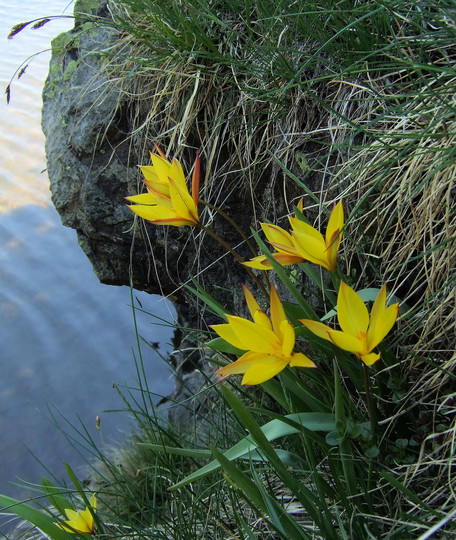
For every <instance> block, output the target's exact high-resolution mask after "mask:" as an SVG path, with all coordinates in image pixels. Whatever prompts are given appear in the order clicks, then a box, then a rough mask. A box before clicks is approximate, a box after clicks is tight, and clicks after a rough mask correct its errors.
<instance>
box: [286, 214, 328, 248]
mask: <svg viewBox="0 0 456 540" xmlns="http://www.w3.org/2000/svg"><path fill="white" fill-rule="evenodd" d="M290 225H291V228H292V229H293V232H294V233H298V234H299V235H301V236H309V237H310V238H313V239H314V240H317V241H318V242H319V243H320V244H321V245H325V240H324V238H323V235H322V234H321V233H320V232H319V231H317V229H315V228H314V227H312V225H309V224H308V223H306V222H305V221H301V220H300V219H298V218H297V217H290ZM292 236H293V233H292ZM293 245H294V242H293Z"/></svg>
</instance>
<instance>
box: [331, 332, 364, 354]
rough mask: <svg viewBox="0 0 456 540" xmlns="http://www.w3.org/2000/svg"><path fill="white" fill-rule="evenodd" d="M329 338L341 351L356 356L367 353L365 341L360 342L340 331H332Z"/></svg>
mask: <svg viewBox="0 0 456 540" xmlns="http://www.w3.org/2000/svg"><path fill="white" fill-rule="evenodd" d="M329 337H330V339H331V341H332V342H333V343H334V345H337V347H339V349H342V350H344V351H349V352H352V353H354V354H363V353H366V343H365V341H363V340H360V339H358V338H356V337H355V336H352V335H351V334H346V333H345V332H340V331H339V330H331V332H329Z"/></svg>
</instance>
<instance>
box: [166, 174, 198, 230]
mask: <svg viewBox="0 0 456 540" xmlns="http://www.w3.org/2000/svg"><path fill="white" fill-rule="evenodd" d="M169 193H170V195H171V202H172V205H173V208H174V210H175V211H176V214H177V215H178V216H180V217H182V218H183V219H185V220H187V221H188V222H193V223H194V224H195V225H196V224H198V223H199V218H198V209H197V208H196V206H195V203H194V201H193V199H192V198H191V196H190V193H189V192H188V191H187V186H185V185H184V186H181V185H180V184H179V183H178V182H176V181H175V180H174V179H173V178H170V179H169Z"/></svg>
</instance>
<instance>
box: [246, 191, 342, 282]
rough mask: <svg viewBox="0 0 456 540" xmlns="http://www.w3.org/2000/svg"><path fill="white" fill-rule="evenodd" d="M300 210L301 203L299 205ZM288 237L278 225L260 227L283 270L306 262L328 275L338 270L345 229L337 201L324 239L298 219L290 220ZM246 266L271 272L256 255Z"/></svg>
mask: <svg viewBox="0 0 456 540" xmlns="http://www.w3.org/2000/svg"><path fill="white" fill-rule="evenodd" d="M298 208H299V209H300V210H302V202H300V204H298ZM289 220H290V224H291V228H292V232H291V234H290V233H289V232H287V231H285V230H284V229H282V228H281V227H278V226H277V225H270V224H268V223H262V224H261V228H262V229H263V232H264V234H265V235H266V238H267V239H268V241H269V243H270V244H271V245H272V246H274V247H275V248H276V250H277V253H273V254H272V256H273V257H274V259H275V260H276V261H277V262H278V263H280V264H281V265H282V266H287V265H290V264H296V263H300V262H306V261H309V262H311V263H314V264H319V265H320V266H323V267H324V268H326V269H327V270H329V271H331V272H335V271H336V269H337V253H338V252H339V246H340V241H341V239H342V228H343V226H344V209H343V206H342V202H341V201H339V202H338V203H337V204H336V205H335V207H334V208H333V210H332V212H331V215H330V216H329V221H328V227H327V229H326V235H325V238H323V235H322V234H321V233H320V232H319V231H317V229H315V228H314V227H312V226H311V225H309V224H308V223H305V222H304V221H301V220H300V219H298V218H297V217H290V218H289ZM244 265H245V266H250V267H251V268H256V269H258V270H271V268H272V266H271V264H270V262H269V261H268V259H267V257H266V256H264V255H259V256H258V257H254V258H253V259H250V261H248V262H246V263H244Z"/></svg>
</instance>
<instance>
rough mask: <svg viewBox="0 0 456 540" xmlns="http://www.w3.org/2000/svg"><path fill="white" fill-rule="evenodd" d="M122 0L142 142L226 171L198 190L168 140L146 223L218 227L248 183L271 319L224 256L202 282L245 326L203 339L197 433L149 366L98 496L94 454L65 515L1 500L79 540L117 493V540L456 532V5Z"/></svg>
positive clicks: (110, 523) (210, 302)
mask: <svg viewBox="0 0 456 540" xmlns="http://www.w3.org/2000/svg"><path fill="white" fill-rule="evenodd" d="M109 9H110V11H111V16H112V21H110V20H108V19H103V20H95V21H94V22H95V23H97V24H103V25H112V26H113V27H114V28H115V29H116V30H117V31H118V35H119V40H118V42H117V43H116V46H115V47H113V48H111V49H109V50H108V49H107V50H105V51H103V54H104V55H105V56H106V72H107V73H109V75H110V77H111V80H112V84H118V85H120V86H121V88H122V89H123V91H124V92H125V94H127V95H129V96H130V97H129V103H130V105H129V106H130V109H131V110H132V111H134V115H132V129H131V132H130V134H129V135H128V136H129V137H130V138H131V140H132V142H133V143H134V144H133V146H134V147H135V148H136V149H140V150H141V149H147V150H149V149H150V147H151V145H152V142H154V143H157V144H158V145H159V146H161V147H163V148H170V149H172V151H173V152H175V153H176V155H177V156H178V158H179V159H180V160H181V161H182V167H183V169H182V171H186V172H187V177H188V176H190V170H191V167H190V163H192V162H193V160H194V159H195V154H196V149H199V150H200V159H201V162H202V163H204V170H205V171H206V174H205V178H204V179H201V180H202V181H201V184H200V192H199V195H198V196H195V193H194V192H193V193H192V196H190V193H189V192H187V191H186V190H187V189H188V188H187V187H186V184H185V175H183V176H182V174H183V172H182V174H181V172H179V171H180V169H179V167H180V165H179V166H178V165H176V164H175V162H172V161H168V160H167V157H166V155H165V154H163V153H158V154H156V156H155V158H154V162H153V167H152V171H151V170H150V169H149V170H148V171H147V174H146V172H145V176H146V188H147V192H146V193H145V194H143V195H141V196H140V197H139V198H138V197H137V196H136V194H126V195H130V196H132V202H133V203H137V204H138V205H139V206H141V205H145V206H146V207H147V206H148V207H149V208H148V209H146V210H139V211H138V208H137V207H134V208H133V210H135V211H136V212H137V213H138V214H139V215H143V216H144V217H146V218H148V219H149V220H151V221H153V222H154V224H153V225H151V224H149V223H143V222H141V223H140V226H141V227H145V228H147V227H152V226H157V225H158V226H161V224H160V219H155V216H156V215H158V214H156V213H153V216H154V217H152V214H151V213H150V207H155V206H157V205H161V207H162V209H161V210H160V212H159V217H160V218H161V219H163V217H165V218H166V216H168V214H167V212H168V210H172V212H171V213H169V212H168V213H169V216H168V218H167V220H166V219H165V221H166V223H165V225H166V226H169V225H173V223H172V222H170V219H171V217H172V216H176V215H178V216H183V215H184V216H185V215H187V214H189V215H191V219H187V223H182V222H179V223H174V225H176V226H184V225H189V226H190V228H187V227H186V228H185V229H184V234H185V233H187V234H192V231H193V227H197V228H198V230H203V231H204V232H205V233H206V234H211V235H213V238H216V237H217V235H216V233H214V232H213V231H212V230H211V223H212V221H211V219H212V216H213V215H214V214H216V215H219V216H223V214H224V213H225V208H224V202H225V200H226V198H227V197H228V196H229V194H230V193H232V192H233V191H236V190H238V191H239V190H240V191H242V192H243V193H244V194H245V195H247V196H245V197H244V201H245V208H243V209H242V213H243V214H244V215H245V216H249V217H250V218H251V221H250V222H245V223H242V224H241V225H238V226H240V228H241V229H242V230H241V231H240V233H239V235H240V238H239V240H240V242H241V243H245V244H246V245H251V243H252V242H253V244H254V247H253V249H251V248H249V249H251V251H252V257H253V256H254V255H256V254H257V251H259V252H261V254H262V256H261V257H260V262H259V263H258V264H259V267H260V268H261V267H262V266H261V265H263V266H264V269H265V271H264V272H258V273H256V270H249V271H250V272H255V273H254V276H255V277H254V279H253V278H252V281H253V282H254V283H255V282H256V284H257V290H256V291H255V292H253V291H252V292H250V291H249V290H248V289H246V291H245V298H246V302H247V306H248V312H249V313H250V315H249V316H248V318H246V317H245V316H244V315H245V314H246V313H247V311H246V310H245V309H244V310H242V309H240V311H239V316H237V315H236V316H234V315H233V314H231V313H227V310H226V308H225V307H224V306H223V305H221V304H220V302H219V301H218V299H217V298H215V297H214V296H211V295H210V294H209V293H208V292H207V291H206V289H205V283H204V269H202V270H201V272H199V275H198V280H196V279H195V280H194V281H193V283H192V285H191V286H189V285H186V286H187V288H190V289H191V290H192V291H193V292H194V294H195V300H196V299H198V301H200V302H203V303H204V304H205V305H206V306H207V309H208V310H209V311H210V312H211V313H212V314H213V315H214V316H218V317H219V318H220V321H221V322H222V324H220V325H216V326H215V327H214V328H211V327H208V326H207V325H206V323H205V321H204V320H202V321H201V324H200V326H199V328H197V329H193V330H192V331H190V332H189V335H188V336H187V340H190V339H193V343H194V345H193V346H194V348H195V350H196V351H197V352H198V355H199V356H200V357H202V358H203V363H201V361H200V362H197V364H196V366H195V367H196V369H198V370H200V372H201V375H202V377H203V379H204V380H205V383H204V384H203V385H202V386H201V389H200V391H199V392H198V395H197V396H195V399H191V400H189V402H188V403H185V404H183V405H180V406H181V407H182V406H185V407H187V408H189V409H190V410H191V415H190V418H191V419H192V422H191V423H192V425H191V426H185V429H184V428H183V427H182V426H177V425H175V424H173V423H171V422H169V421H168V420H167V418H166V415H165V414H164V413H163V411H160V409H157V407H156V406H155V405H154V404H153V401H152V396H150V394H149V392H148V390H147V380H140V381H139V383H140V384H139V392H138V393H137V394H136V393H134V392H133V391H131V392H128V391H125V392H123V396H124V399H125V402H126V404H127V405H128V408H129V409H130V411H131V413H132V414H133V415H134V417H135V420H136V422H137V426H138V430H137V432H136V434H135V435H134V436H133V437H132V445H131V447H127V448H125V449H123V450H122V452H121V454H120V455H117V456H116V457H113V456H106V455H103V454H102V453H101V451H98V450H96V452H95V453H97V454H98V456H97V459H98V462H97V464H96V465H94V466H93V469H92V472H91V474H90V484H89V488H88V487H87V486H84V485H81V483H80V482H79V480H78V479H77V477H76V475H74V473H73V472H72V471H71V469H70V468H69V469H68V471H69V474H70V478H71V480H72V483H73V484H74V486H73V487H72V488H71V489H68V490H64V489H63V488H61V487H58V486H57V485H54V484H50V482H49V481H47V480H43V487H42V489H43V491H44V494H45V495H47V497H48V499H49V501H50V503H51V505H52V507H53V508H55V511H54V510H53V509H52V508H48V509H47V512H48V514H47V516H46V519H45V518H44V517H43V516H44V514H42V513H38V514H36V513H34V511H33V510H32V509H31V507H29V506H28V505H26V504H25V503H21V505H19V506H17V505H15V503H14V501H7V500H6V498H5V497H2V498H1V499H0V500H1V502H2V503H3V504H4V505H5V506H7V505H8V507H9V508H10V511H12V512H16V513H17V514H19V515H21V516H22V517H24V518H25V519H28V520H30V522H32V523H35V524H36V525H37V526H38V527H39V528H40V529H41V530H43V531H44V532H45V533H46V534H48V535H50V536H51V537H52V538H57V539H59V538H63V537H65V538H66V537H67V536H68V534H67V532H66V531H64V530H62V529H61V528H59V527H57V526H56V525H54V522H56V521H62V520H65V519H66V517H65V509H66V508H75V509H78V511H80V512H84V511H86V510H85V509H86V508H87V509H89V507H90V504H89V502H90V501H89V498H90V494H91V493H92V492H94V491H95V492H96V496H97V500H98V505H97V510H96V513H95V512H94V511H93V519H94V524H95V525H94V530H93V531H92V532H93V533H94V535H95V537H97V538H98V537H99V538H113V537H117V538H127V537H128V538H173V539H179V538H182V539H187V538H194V537H197V536H200V537H202V538H211V539H215V538H220V539H222V538H223V539H225V538H265V539H266V538H271V539H272V538H284V539H290V538H292V539H294V538H299V539H300V538H324V539H333V538H334V539H336V538H397V539H400V538H411V537H420V538H423V539H424V538H430V537H431V536H433V535H434V534H438V535H439V537H442V536H443V535H446V536H445V537H449V538H450V537H452V536H455V535H456V531H455V525H454V523H453V521H452V518H453V517H454V507H455V500H454V486H453V485H452V483H453V480H452V474H451V473H452V468H453V466H454V456H453V454H454V452H453V450H454V448H453V446H454V445H453V439H454V430H455V426H454V420H453V418H454V412H455V406H454V395H455V384H454V374H453V371H454V369H453V368H454V362H455V355H454V335H455V331H456V317H455V296H454V279H455V277H454V276H455V275H456V272H455V258H456V257H455V253H456V250H455V249H454V243H455V232H456V212H455V203H454V189H455V188H454V177H455V159H454V152H455V150H454V148H455V145H454V137H455V132H456V129H455V128H456V115H455V112H456V111H455V107H456V106H455V103H454V87H455V81H456V69H455V67H454V60H455V58H456V46H455V43H456V39H455V38H456V20H455V17H456V12H455V10H454V6H453V5H452V2H445V1H443V2H442V1H439V2H437V1H431V2H422V3H419V2H418V3H417V2H401V3H399V4H398V3H397V2H390V1H386V2H385V1H383V2H378V1H375V0H371V1H366V2H362V3H358V4H356V5H353V2H338V3H337V4H335V3H334V2H329V1H328V2H323V3H322V2H319V3H318V4H317V3H312V2H310V3H309V2H304V1H303V0H296V1H295V2H293V3H291V4H290V2H284V1H282V0H278V1H275V2H271V1H254V0H245V1H242V2H241V1H235V0H224V1H222V2H200V1H198V0H189V1H187V2H185V3H180V2H171V1H169V2H168V1H158V0H157V1H141V0H125V1H120V0H118V1H113V2H110V3H109ZM100 54H101V53H100ZM140 150H139V151H138V150H136V152H137V153H138V155H139V156H140V155H141V151H140ZM138 159H142V158H140V157H138ZM141 163H145V162H144V161H142V162H141ZM160 171H161V172H163V171H165V172H166V174H165V175H164V176H163V175H162V174H161V172H160ZM170 171H171V172H170ZM176 171H177V172H176ZM195 171H196V167H195ZM192 174H193V180H194V182H193V184H194V185H196V184H197V182H195V176H196V173H195V172H193V173H192ZM176 175H177V176H176ZM157 193H159V194H160V197H159V198H157ZM334 201H343V202H342V205H343V208H344V214H345V216H344V217H343V218H342V221H341V219H340V215H339V216H338V217H337V219H336V218H334V215H335V214H334V210H332V207H333V204H332V203H333V202H334ZM203 203H206V204H205V205H204V204H203ZM195 209H196V210H195ZM190 210H191V211H190ZM195 211H196V213H198V211H199V214H198V215H197V214H195ZM142 212H145V213H143V214H142ZM154 212H155V211H154ZM331 212H333V213H331ZM227 213H228V218H229V212H227ZM292 213H293V217H292V219H291V220H290V223H291V232H290V227H288V225H287V221H286V219H285V218H286V215H287V214H292ZM170 216H171V217H170ZM181 221H182V220H181ZM260 221H263V222H264V224H263V227H262V228H263V231H264V232H265V234H266V237H267V239H268V240H269V241H270V245H266V244H265V243H264V240H263V238H264V237H263V236H262V233H260V231H261V226H260ZM328 221H329V224H328V227H327V230H328V231H329V234H328V235H326V237H325V238H323V237H322V238H321V239H320V237H319V236H318V235H319V234H320V232H321V233H323V234H325V229H326V225H327V223H328ZM242 225H247V228H245V227H244V228H242ZM248 225H253V231H252V232H251V231H250V230H249V228H248ZM214 235H215V236H214ZM342 235H343V240H342ZM205 238H206V236H205V234H201V235H198V236H197V237H196V238H195V241H198V242H200V243H201V245H204V240H205ZM218 239H219V240H220V242H221V243H222V245H223V246H224V248H225V249H226V250H227V253H228V256H232V255H233V254H234V253H233V251H235V250H234V249H233V248H232V246H231V245H230V244H229V242H226V241H225V240H224V239H223V238H220V236H219V237H218ZM317 240H318V242H317ZM341 240H342V242H341ZM314 241H315V242H314ZM340 242H341V247H340V248H339V243H340ZM313 243H315V245H317V244H318V245H317V247H315V250H312V249H313V248H312V249H311V247H310V246H311V245H313ZM335 245H337V247H336V248H334V246H335ZM318 246H320V247H318ZM321 246H324V247H321ZM319 250H320V252H319ZM326 250H332V255H331V258H328V257H329V256H327V253H326ZM235 253H237V252H235ZM285 255H286V257H285ZM290 256H291V257H293V256H294V257H295V259H294V260H292V261H291V262H290V259H289V257H290ZM287 257H288V258H287ZM296 257H297V259H296ZM299 258H301V259H302V260H299ZM241 259H242V260H241ZM240 260H241V262H246V261H245V260H244V258H242V257H240V256H239V257H236V256H234V257H233V262H232V264H233V265H235V264H239V263H240ZM257 261H258V259H257ZM261 261H262V262H261ZM305 261H308V262H305ZM309 261H310V262H309ZM319 261H324V262H325V264H322V263H321V262H319ZM291 263H293V264H292V265H291V266H289V264H291ZM258 264H257V266H256V267H258ZM253 268H255V264H254V265H253ZM267 268H270V270H266V269H267ZM246 272H247V270H246ZM266 274H267V275H266ZM271 282H272V283H273V284H275V286H273V287H271V286H270V283H271ZM384 284H386V285H384ZM219 285H220V286H221V287H223V283H220V284H219ZM276 289H277V291H279V292H278V293H277V292H276ZM386 291H387V292H388V295H389V296H390V302H389V307H387V306H388V304H387V303H386V295H387V293H386ZM232 294H233V295H239V291H232ZM261 295H262V296H261ZM312 295H314V296H316V297H318V302H316V303H315V302H312V301H311V299H312ZM281 297H282V300H281V299H280V298H281ZM391 297H392V298H391ZM283 298H286V299H287V300H288V301H283ZM397 304H398V307H394V306H396V305H397ZM398 308H400V312H399V317H398V320H397V323H396V316H397V315H398ZM266 313H268V314H269V315H266ZM336 315H337V318H338V322H339V325H334V324H333V322H332V321H333V320H335V319H334V317H335V316H336ZM395 323H396V324H395ZM390 331H391V333H389V332H390ZM214 332H216V333H214ZM216 334H218V336H219V337H217V335H216ZM341 334H342V335H341ZM387 334H388V335H387ZM187 342H188V341H187ZM138 345H140V342H139V340H138ZM142 346H143V347H144V345H142ZM279 349H280V350H279ZM304 357H305V358H307V359H309V361H310V362H311V363H312V364H314V365H316V366H317V368H314V367H313V366H312V365H311V364H310V363H309V362H307V360H306V361H304V359H303V358H304ZM137 361H138V362H139V363H141V347H139V357H138V360H137ZM304 364H306V365H304ZM244 368H245V369H244ZM279 368H280V369H279ZM216 369H218V371H219V372H220V374H221V375H223V376H229V378H228V379H227V381H226V382H224V383H222V384H218V382H217V380H216V379H215V378H214V377H213V375H212V371H215V370H216ZM249 369H250V370H251V371H249ZM268 369H270V370H271V371H267V370H268ZM252 370H253V371H252ZM138 373H139V374H140V373H142V370H141V369H138ZM240 373H244V374H245V378H244V380H243V382H244V385H242V384H240V383H241V380H240V378H239V377H238V374H240ZM265 373H266V374H267V375H269V376H266V377H265ZM245 384H247V385H248V384H255V385H256V384H257V385H258V386H246V385H245ZM176 406H177V404H176ZM84 442H85V444H86V445H87V446H88V447H89V448H94V445H93V441H91V440H90V439H89V438H86V439H85V441H84ZM95 448H96V447H95ZM73 492H75V493H76V494H77V495H78V496H79V497H80V498H82V500H81V501H80V502H76V501H75V499H74V496H73V495H72V493H73ZM62 497H64V498H65V499H64V500H62ZM92 507H93V505H92ZM37 515H39V516H40V522H39V523H38V522H37V519H38V518H37ZM83 515H84V514H83ZM46 527H47V528H48V530H47V531H46ZM56 530H58V533H56V532H55V531H56ZM53 534H56V536H52V535H53ZM75 534H76V531H75ZM81 534H84V533H81ZM59 535H60V536H59ZM62 535H66V536H62ZM81 537H82V536H81Z"/></svg>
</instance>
